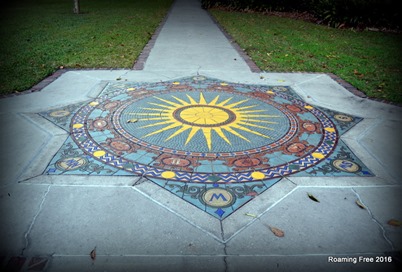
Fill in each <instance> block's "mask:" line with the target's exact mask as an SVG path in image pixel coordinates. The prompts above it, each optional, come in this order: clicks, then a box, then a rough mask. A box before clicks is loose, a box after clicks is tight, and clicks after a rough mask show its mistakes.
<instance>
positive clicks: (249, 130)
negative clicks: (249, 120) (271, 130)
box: [233, 125, 271, 139]
mask: <svg viewBox="0 0 402 272" xmlns="http://www.w3.org/2000/svg"><path fill="white" fill-rule="evenodd" d="M233 127H234V128H237V129H241V130H243V131H247V132H250V133H253V134H255V135H258V136H261V137H264V138H267V139H271V137H269V136H267V135H264V134H261V133H259V132H257V131H254V130H251V129H248V128H246V127H243V126H240V125H238V126H233Z"/></svg>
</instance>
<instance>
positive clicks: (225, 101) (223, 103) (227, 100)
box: [217, 97, 232, 106]
mask: <svg viewBox="0 0 402 272" xmlns="http://www.w3.org/2000/svg"><path fill="white" fill-rule="evenodd" d="M230 100H232V97H229V98H228V99H226V100H224V101H222V102H221V103H219V104H218V105H217V106H224V105H225V104H226V103H227V102H229V101H230Z"/></svg>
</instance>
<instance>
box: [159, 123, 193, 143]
mask: <svg viewBox="0 0 402 272" xmlns="http://www.w3.org/2000/svg"><path fill="white" fill-rule="evenodd" d="M190 128H191V126H186V125H183V126H182V127H181V128H180V129H178V130H176V131H175V132H174V133H173V134H171V135H170V136H169V137H168V138H166V140H165V142H166V141H168V140H170V139H172V138H173V137H175V136H177V135H179V134H181V133H183V132H184V131H186V130H188V129H190Z"/></svg>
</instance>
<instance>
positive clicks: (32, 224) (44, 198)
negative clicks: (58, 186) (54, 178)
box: [21, 185, 51, 256]
mask: <svg viewBox="0 0 402 272" xmlns="http://www.w3.org/2000/svg"><path fill="white" fill-rule="evenodd" d="M50 186H51V185H48V186H47V189H46V192H45V193H44V194H43V197H42V201H41V203H40V204H39V208H38V211H37V212H36V214H35V216H34V217H33V219H32V222H31V224H30V225H29V228H28V230H27V232H26V233H25V234H24V239H25V247H24V248H23V249H22V251H21V256H23V255H24V251H25V250H26V249H27V248H28V246H29V235H30V234H31V231H32V229H33V227H34V225H35V222H36V218H37V217H38V216H39V214H40V213H41V211H42V209H43V204H44V203H45V200H46V197H47V194H48V193H49V191H50Z"/></svg>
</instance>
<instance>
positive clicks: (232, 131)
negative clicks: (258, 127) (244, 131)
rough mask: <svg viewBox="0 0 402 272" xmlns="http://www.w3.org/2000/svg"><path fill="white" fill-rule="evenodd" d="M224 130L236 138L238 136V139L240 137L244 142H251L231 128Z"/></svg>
mask: <svg viewBox="0 0 402 272" xmlns="http://www.w3.org/2000/svg"><path fill="white" fill-rule="evenodd" d="M222 128H223V129H224V130H226V131H228V132H230V133H232V134H233V135H235V136H237V137H239V138H241V139H243V140H245V141H247V142H250V140H249V139H247V138H246V137H244V136H243V135H241V134H239V133H238V132H237V131H235V130H233V129H232V128H231V127H222Z"/></svg>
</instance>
